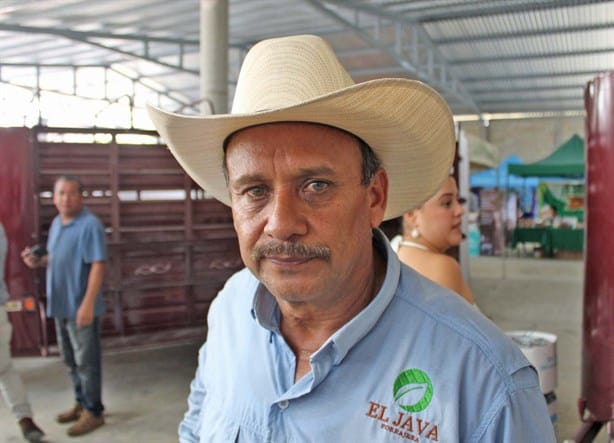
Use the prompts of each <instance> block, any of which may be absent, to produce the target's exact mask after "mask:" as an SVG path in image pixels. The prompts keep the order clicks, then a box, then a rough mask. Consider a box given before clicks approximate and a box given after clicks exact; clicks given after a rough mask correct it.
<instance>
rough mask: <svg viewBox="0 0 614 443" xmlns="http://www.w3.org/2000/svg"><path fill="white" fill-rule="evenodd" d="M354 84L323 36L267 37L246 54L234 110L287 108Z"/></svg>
mask: <svg viewBox="0 0 614 443" xmlns="http://www.w3.org/2000/svg"><path fill="white" fill-rule="evenodd" d="M352 85H354V81H353V80H352V78H351V77H350V76H349V74H348V73H347V72H346V70H345V69H344V68H343V66H342V65H341V63H340V62H339V60H338V59H337V57H336V55H335V53H334V51H333V50H332V48H331V47H330V46H329V44H328V43H327V42H326V41H325V40H323V39H322V38H320V37H317V36H314V35H299V36H293V37H285V38H275V39H270V40H264V41H262V42H260V43H258V44H256V45H254V46H253V47H252V49H251V50H250V51H249V52H248V54H247V55H246V57H245V60H244V62H243V66H242V68H241V72H240V73H239V78H238V81H237V88H236V91H235V97H234V101H233V105H232V114H250V113H255V112H263V111H269V110H272V109H280V108H287V107H290V106H293V105H298V104H300V103H304V102H306V101H309V100H311V99H315V98H318V97H322V96H323V95H326V94H330V93H333V92H337V91H339V90H341V89H344V88H346V87H348V86H352Z"/></svg>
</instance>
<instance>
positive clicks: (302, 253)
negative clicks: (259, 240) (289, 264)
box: [252, 242, 330, 261]
mask: <svg viewBox="0 0 614 443" xmlns="http://www.w3.org/2000/svg"><path fill="white" fill-rule="evenodd" d="M277 255H283V256H287V257H291V258H318V259H322V260H329V259H330V248H329V247H328V246H307V245H303V244H301V243H296V242H271V243H266V244H262V245H256V246H255V247H254V249H253V251H252V258H253V259H254V261H259V260H261V259H262V258H265V257H272V256H273V257H274V256H277Z"/></svg>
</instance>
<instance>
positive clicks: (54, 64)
mask: <svg viewBox="0 0 614 443" xmlns="http://www.w3.org/2000/svg"><path fill="white" fill-rule="evenodd" d="M203 1H204V0H203ZM199 8H200V2H199V0H172V1H168V0H98V1H96V2H92V1H86V0H36V1H34V0H4V1H1V2H0V87H1V86H2V84H11V85H19V86H21V87H24V88H25V89H28V90H29V91H30V92H31V94H32V95H33V96H36V95H37V94H38V92H39V91H41V90H43V91H44V90H45V89H46V83H48V81H47V80H46V79H47V78H52V77H54V76H55V77H58V76H62V75H63V76H68V78H69V79H71V81H69V86H67V87H65V88H64V89H63V90H62V91H57V92H60V93H63V94H74V95H80V94H83V92H82V89H83V88H82V86H81V80H80V78H81V77H80V76H81V73H82V72H84V70H89V71H90V72H94V71H96V70H98V71H99V72H101V74H100V78H101V79H100V84H101V85H105V86H104V87H103V88H102V89H103V90H104V93H103V92H100V94H103V98H104V100H106V101H108V102H109V103H113V102H117V101H120V100H122V98H123V97H125V96H127V95H130V96H129V97H128V98H127V100H129V101H130V104H131V106H132V105H135V106H139V105H140V104H141V101H140V99H139V98H137V96H138V95H139V94H141V93H144V92H147V93H149V94H151V92H152V91H153V92H154V93H155V94H156V95H157V96H158V97H159V102H160V103H162V105H163V106H164V107H166V108H168V109H170V110H180V111H181V112H185V113H191V112H197V106H196V105H195V104H197V103H200V102H201V101H202V100H203V97H200V92H199V86H200V85H199V77H198V75H199V35H200V29H199V19H200V13H199ZM228 9H229V39H230V48H229V64H230V66H229V77H230V78H229V79H228V81H229V85H231V88H230V90H229V91H230V97H231V98H232V91H233V89H232V85H234V82H235V81H236V76H237V74H238V68H239V66H240V63H241V60H242V58H243V56H244V55H245V52H246V51H247V50H248V49H249V47H250V46H251V45H253V44H254V43H256V42H257V41H259V40H262V39H265V38H269V37H275V36H282V35H290V34H304V33H309V34H318V35H321V36H323V37H325V38H326V39H327V40H328V41H329V42H330V43H331V45H332V47H333V48H334V50H335V52H336V53H337V55H338V56H339V58H340V60H341V62H342V63H343V64H344V66H345V67H346V68H347V69H348V71H349V73H350V75H351V76H352V77H353V78H354V80H355V81H356V82H361V81H365V80H369V79H373V78H377V77H406V78H414V79H419V80H422V81H424V82H426V83H428V84H430V85H431V86H432V87H434V88H435V89H437V90H438V91H439V92H440V93H441V94H442V95H443V96H444V97H445V98H446V100H447V101H448V102H449V104H450V106H451V108H452V111H453V112H454V114H456V115H461V114H477V115H483V114H496V113H534V112H535V113H555V114H560V113H565V112H578V113H580V112H582V111H583V108H584V106H583V90H584V88H585V86H586V84H587V82H588V81H589V80H591V79H593V78H594V77H595V76H597V75H599V74H600V73H603V72H605V71H609V70H612V69H614V44H613V43H614V1H596V0H593V1H589V0H229V7H228ZM98 71H96V72H98ZM115 77H121V78H123V79H125V80H126V81H128V82H129V83H131V85H132V91H133V93H132V94H125V93H123V94H122V95H121V96H113V93H110V92H109V91H108V90H107V89H106V85H108V83H109V81H110V80H109V79H110V78H115ZM89 81H90V82H91V81H92V80H89ZM100 89H101V87H100V86H99V87H98V90H100Z"/></svg>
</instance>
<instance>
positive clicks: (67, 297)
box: [47, 207, 107, 320]
mask: <svg viewBox="0 0 614 443" xmlns="http://www.w3.org/2000/svg"><path fill="white" fill-rule="evenodd" d="M47 251H48V253H49V255H48V258H49V263H48V264H47V315H48V316H49V317H55V318H65V319H70V320H74V319H75V318H76V316H77V310H78V309H79V306H80V305H81V302H82V301H83V297H84V296H85V291H86V289H87V282H88V278H89V274H90V269H91V266H92V263H93V262H99V261H106V260H107V244H106V238H105V233H104V227H103V226H102V223H101V222H100V220H98V218H97V217H96V216H95V215H94V214H92V213H91V212H90V210H89V209H88V208H86V207H84V208H83V209H82V210H81V212H80V213H79V214H78V215H77V216H76V217H75V218H74V219H72V220H71V221H70V222H69V223H66V224H64V225H63V224H62V221H61V218H60V216H59V215H57V216H56V217H55V218H54V219H53V221H52V222H51V226H50V228H49V239H48V240H47ZM101 292H102V291H101ZM104 311H105V305H104V300H103V297H102V294H98V296H97V297H96V303H95V305H94V315H95V316H96V317H100V316H101V315H102V314H103V313H104Z"/></svg>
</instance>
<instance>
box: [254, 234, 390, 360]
mask: <svg viewBox="0 0 614 443" xmlns="http://www.w3.org/2000/svg"><path fill="white" fill-rule="evenodd" d="M373 245H374V247H375V248H376V249H377V250H378V251H379V253H380V254H382V255H383V256H384V258H385V260H386V277H385V279H384V282H383V283H382V286H381V288H380V290H379V291H378V293H377V294H376V296H375V297H374V298H373V300H371V303H369V304H368V305H367V306H366V307H365V308H364V309H363V310H362V311H361V312H359V313H358V315H356V316H355V317H354V318H352V319H351V320H350V321H349V322H347V323H346V324H345V325H344V326H342V327H341V328H340V329H339V330H338V331H336V332H335V333H334V334H333V335H332V336H331V337H330V338H329V339H328V340H327V341H326V343H325V344H324V345H323V346H322V347H321V348H320V352H323V351H324V350H325V349H328V350H329V352H330V349H331V347H332V350H333V352H334V353H335V354H336V355H335V358H334V360H335V364H339V363H340V362H341V361H342V360H343V359H344V358H345V356H346V355H347V353H348V352H349V351H350V349H352V347H353V346H354V345H355V344H356V343H358V342H359V341H360V340H361V339H362V338H363V337H364V336H365V335H367V334H368V333H369V331H370V330H371V329H372V328H373V327H374V326H375V324H376V323H377V321H378V320H379V318H380V317H381V316H382V314H383V313H384V311H385V310H386V308H387V307H388V304H389V303H390V301H391V300H392V298H393V297H394V294H395V292H396V289H397V287H398V284H399V278H400V273H401V264H400V261H399V259H398V257H397V254H396V253H395V252H394V251H393V250H392V249H391V247H390V243H389V242H388V239H387V238H386V236H385V235H384V233H383V232H382V231H380V230H379V229H374V230H373ZM252 315H253V316H254V318H255V319H256V320H257V321H258V323H259V324H260V326H262V327H263V328H265V329H267V330H269V331H271V332H274V333H279V323H280V316H281V313H280V310H279V306H278V304H277V301H276V300H275V297H273V296H272V295H271V293H270V292H269V291H268V290H267V289H266V288H265V286H264V285H263V284H259V285H258V288H257V290H256V293H255V296H254V301H253V305H252ZM318 354H319V352H318ZM316 355H317V354H316Z"/></svg>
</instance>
